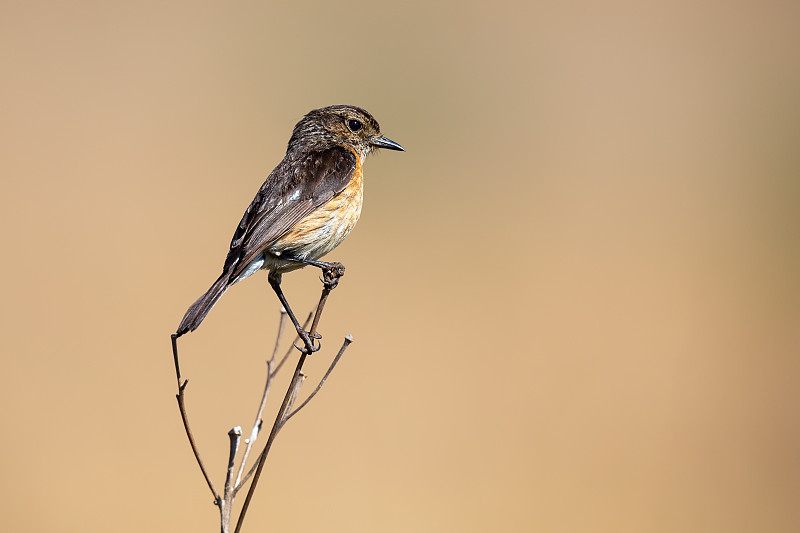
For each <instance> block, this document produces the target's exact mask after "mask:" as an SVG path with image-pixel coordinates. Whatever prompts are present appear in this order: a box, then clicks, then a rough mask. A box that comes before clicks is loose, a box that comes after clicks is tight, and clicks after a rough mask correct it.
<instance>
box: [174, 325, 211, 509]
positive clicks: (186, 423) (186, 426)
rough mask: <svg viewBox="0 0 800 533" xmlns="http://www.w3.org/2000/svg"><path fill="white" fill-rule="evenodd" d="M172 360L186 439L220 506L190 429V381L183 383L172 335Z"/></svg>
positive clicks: (175, 338)
mask: <svg viewBox="0 0 800 533" xmlns="http://www.w3.org/2000/svg"><path fill="white" fill-rule="evenodd" d="M172 358H173V359H174V360H175V374H176V376H177V377H178V394H177V395H176V396H175V398H176V399H177V400H178V409H179V410H180V412H181V420H182V421H183V428H184V429H185V430H186V437H187V438H188V439H189V445H190V446H191V447H192V452H193V453H194V458H195V460H196V461H197V464H198V465H199V466H200V471H201V472H202V473H203V477H204V478H206V483H207V484H208V488H209V489H211V494H213V495H214V504H215V505H219V502H220V497H219V493H218V492H217V489H216V487H214V482H213V481H211V478H210V477H209V475H208V472H207V471H206V467H205V465H204V464H203V459H202V458H201V457H200V451H199V450H198V449H197V444H196V443H195V441H194V435H193V434H192V430H191V429H190V428H189V417H188V416H187V414H186V400H185V398H184V391H185V390H186V385H188V384H189V380H188V379H187V380H184V381H183V383H181V379H182V378H181V370H180V365H179V364H178V336H177V335H172Z"/></svg>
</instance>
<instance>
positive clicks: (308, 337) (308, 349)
mask: <svg viewBox="0 0 800 533" xmlns="http://www.w3.org/2000/svg"><path fill="white" fill-rule="evenodd" d="M298 333H299V332H298ZM300 339H301V340H302V341H303V344H305V346H302V347H301V346H298V345H297V344H296V343H292V345H293V346H294V347H295V348H297V349H298V350H300V351H301V352H304V353H307V354H311V353H314V352H318V351H319V350H320V349H321V348H322V342H320V341H321V340H322V334H320V333H311V332H309V331H304V332H303V333H302V334H300ZM314 341H317V344H316V346H315V345H314Z"/></svg>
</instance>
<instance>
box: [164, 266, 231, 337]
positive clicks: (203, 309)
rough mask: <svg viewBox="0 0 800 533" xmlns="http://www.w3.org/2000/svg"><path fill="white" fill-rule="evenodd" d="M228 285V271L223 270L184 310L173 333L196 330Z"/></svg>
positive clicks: (179, 334)
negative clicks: (202, 293)
mask: <svg viewBox="0 0 800 533" xmlns="http://www.w3.org/2000/svg"><path fill="white" fill-rule="evenodd" d="M228 286H229V285H228V273H227V272H223V273H222V275H221V276H220V277H219V279H217V281H215V282H214V284H213V285H212V286H211V288H210V289H208V290H207V291H206V293H205V294H204V295H202V296H201V297H200V298H198V299H197V301H196V302H195V303H193V304H192V306H191V307H190V308H189V310H188V311H186V314H185V315H184V316H183V320H181V325H180V326H178V331H177V332H176V333H175V335H176V336H178V337H180V336H181V335H183V334H184V333H188V332H190V331H194V330H196V329H197V327H198V326H199V325H200V323H201V322H202V321H203V319H204V318H205V317H206V315H207V314H208V312H209V311H211V308H212V307H214V304H215V303H217V300H219V298H220V296H222V295H223V294H224V293H225V291H226V290H227V288H228Z"/></svg>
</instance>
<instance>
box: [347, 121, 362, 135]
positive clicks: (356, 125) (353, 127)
mask: <svg viewBox="0 0 800 533" xmlns="http://www.w3.org/2000/svg"><path fill="white" fill-rule="evenodd" d="M347 127H348V128H350V131H352V132H353V133H356V132H357V131H358V130H360V129H361V121H360V120H356V119H354V118H351V119H350V120H348V121H347Z"/></svg>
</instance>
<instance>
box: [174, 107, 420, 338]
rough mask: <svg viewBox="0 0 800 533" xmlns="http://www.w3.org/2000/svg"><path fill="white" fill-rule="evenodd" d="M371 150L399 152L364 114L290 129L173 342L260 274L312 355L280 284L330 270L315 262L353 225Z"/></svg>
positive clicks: (315, 114) (326, 116)
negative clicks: (287, 277)
mask: <svg viewBox="0 0 800 533" xmlns="http://www.w3.org/2000/svg"><path fill="white" fill-rule="evenodd" d="M376 148H388V149H389V150H400V151H405V150H404V149H403V147H402V146H400V145H399V144H397V143H396V142H394V141H392V140H390V139H387V138H386V137H384V136H383V135H381V130H380V126H378V122H377V121H376V120H375V119H374V118H373V117H372V115H370V114H369V113H368V112H367V111H365V110H364V109H361V108H359V107H355V106H349V105H335V106H330V107H323V108H322V109H315V110H313V111H311V112H310V113H308V114H307V115H306V116H304V117H303V118H302V119H301V120H300V122H298V123H297V125H296V126H295V127H294V131H293V132H292V137H291V138H290V139H289V146H288V148H287V149H286V156H285V157H284V158H283V160H282V161H281V162H280V163H279V164H278V166H277V167H275V170H273V171H272V172H271V173H270V174H269V176H268V177H267V180H266V181H265V182H264V184H263V185H262V186H261V188H260V189H259V191H258V193H257V194H256V197H255V198H254V199H253V201H252V203H251V204H250V206H249V207H248V208H247V211H245V213H244V216H243V217H242V220H241V222H239V226H238V227H237V228H236V232H235V233H234V234H233V240H232V241H231V246H230V251H229V252H228V256H227V258H226V259H225V265H224V267H223V269H222V275H221V276H220V277H219V278H218V279H217V281H215V282H214V284H213V285H211V288H210V289H208V291H206V293H205V294H203V295H202V296H201V297H200V298H199V299H198V300H197V301H196V302H195V303H193V304H192V306H191V307H189V310H188V311H186V315H184V317H183V320H181V323H180V325H179V326H178V331H177V332H176V333H175V337H180V336H181V335H183V334H184V333H187V332H190V331H194V330H195V329H197V327H198V326H199V325H200V323H201V322H202V321H203V319H204V318H205V317H206V315H207V314H208V312H209V311H211V308H212V307H213V306H214V304H215V303H217V300H219V299H220V297H221V296H222V295H223V294H224V293H225V291H226V290H227V289H228V287H230V286H231V285H233V284H234V283H236V282H237V281H241V280H243V279H244V278H246V277H248V276H251V275H252V274H254V273H255V272H257V271H258V270H261V269H264V270H267V271H268V272H269V275H268V280H269V283H270V285H271V286H272V288H273V290H274V291H275V293H276V294H277V295H278V299H279V300H280V302H281V304H282V305H283V307H284V308H285V309H286V311H287V313H288V315H289V318H290V319H291V320H292V323H293V324H294V326H295V328H296V329H297V333H298V334H299V335H300V337H301V339H302V340H303V342H304V343H305V345H306V351H309V352H310V351H312V350H313V342H312V341H311V339H310V338H309V335H308V333H307V332H306V331H305V330H304V329H303V327H302V326H301V325H300V323H299V322H298V321H297V318H296V317H295V315H294V313H293V312H292V310H291V308H290V307H289V303H288V302H287V301H286V297H285V296H284V294H283V291H282V290H281V287H280V284H281V276H282V275H283V274H284V273H286V272H290V271H292V270H297V269H298V268H303V267H304V266H306V265H313V266H316V267H319V268H321V269H323V271H325V270H326V269H330V268H331V267H332V266H333V263H324V262H321V261H319V259H320V258H322V257H323V256H324V255H325V254H327V253H328V252H330V251H331V250H333V249H334V248H336V246H338V245H339V244H340V243H341V242H342V241H343V240H344V238H345V237H347V234H348V233H350V231H351V230H352V229H353V227H354V226H355V225H356V222H358V219H359V217H360V216H361V203H362V198H363V190H364V174H363V165H364V159H366V157H367V155H369V153H370V152H371V151H372V150H374V149H376ZM339 266H341V265H339Z"/></svg>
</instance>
